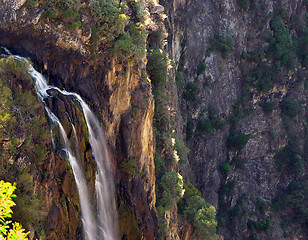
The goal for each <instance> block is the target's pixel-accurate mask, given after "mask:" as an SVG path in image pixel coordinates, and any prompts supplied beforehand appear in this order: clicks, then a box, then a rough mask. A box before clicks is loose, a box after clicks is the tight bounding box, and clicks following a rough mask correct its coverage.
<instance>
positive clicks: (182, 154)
mask: <svg viewBox="0 0 308 240" xmlns="http://www.w3.org/2000/svg"><path fill="white" fill-rule="evenodd" d="M175 149H176V151H177V154H178V156H179V158H180V162H179V164H185V163H187V161H188V159H187V154H188V153H189V148H188V147H186V145H185V142H184V141H182V140H181V139H179V138H175Z"/></svg>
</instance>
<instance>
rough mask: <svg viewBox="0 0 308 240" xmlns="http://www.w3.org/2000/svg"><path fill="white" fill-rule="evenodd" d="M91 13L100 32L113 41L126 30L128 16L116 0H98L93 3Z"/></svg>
mask: <svg viewBox="0 0 308 240" xmlns="http://www.w3.org/2000/svg"><path fill="white" fill-rule="evenodd" d="M91 13H92V16H93V20H94V22H95V26H96V28H97V30H98V32H99V33H100V34H101V35H102V36H104V37H106V38H107V39H108V40H109V41H112V40H113V39H115V38H116V37H118V36H119V35H120V34H122V33H123V32H124V27H125V25H126V24H128V18H127V16H126V15H125V14H123V13H121V9H120V8H119V2H118V1H116V0H107V1H98V0H95V1H94V2H93V3H92V5H91Z"/></svg>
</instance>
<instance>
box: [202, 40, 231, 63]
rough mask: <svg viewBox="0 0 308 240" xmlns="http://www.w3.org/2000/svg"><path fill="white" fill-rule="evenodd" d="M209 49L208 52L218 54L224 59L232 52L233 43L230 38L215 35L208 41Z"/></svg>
mask: <svg viewBox="0 0 308 240" xmlns="http://www.w3.org/2000/svg"><path fill="white" fill-rule="evenodd" d="M209 44H210V47H209V48H208V49H207V51H208V52H219V53H220V54H221V56H222V58H224V59H226V58H227V57H228V56H229V54H230V53H232V52H233V51H234V42H233V39H232V38H231V37H230V36H227V37H225V38H224V37H222V36H220V35H215V36H212V37H210V39H209Z"/></svg>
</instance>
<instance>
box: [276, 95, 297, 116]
mask: <svg viewBox="0 0 308 240" xmlns="http://www.w3.org/2000/svg"><path fill="white" fill-rule="evenodd" d="M280 108H281V113H282V114H284V115H287V116H289V117H291V118H295V117H297V116H298V115H299V114H300V113H301V106H300V104H299V102H298V101H296V100H295V99H294V98H292V97H285V98H284V99H283V100H282V102H281V104H280Z"/></svg>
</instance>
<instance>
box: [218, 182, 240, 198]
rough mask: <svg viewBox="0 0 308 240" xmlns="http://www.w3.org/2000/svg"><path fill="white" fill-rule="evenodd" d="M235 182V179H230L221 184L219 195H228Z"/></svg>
mask: <svg viewBox="0 0 308 240" xmlns="http://www.w3.org/2000/svg"><path fill="white" fill-rule="evenodd" d="M236 184H237V182H236V181H235V180H230V181H228V182H226V183H225V184H223V185H222V187H221V189H220V192H219V195H220V197H224V196H226V195H229V194H230V193H231V192H232V191H233V189H234V188H235V186H236Z"/></svg>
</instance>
